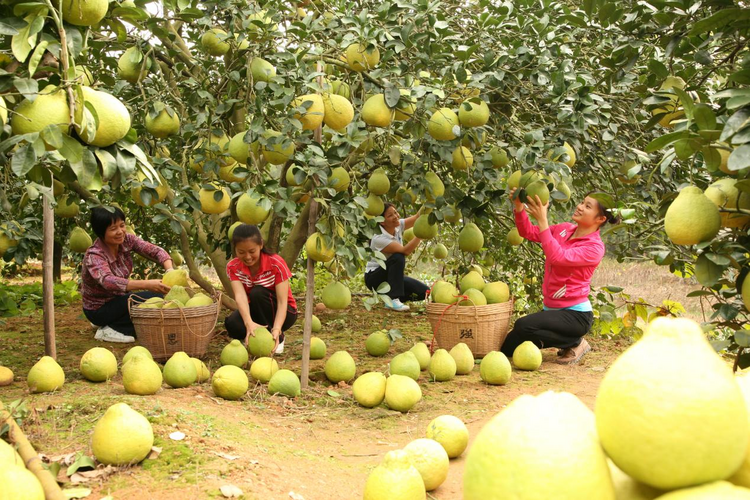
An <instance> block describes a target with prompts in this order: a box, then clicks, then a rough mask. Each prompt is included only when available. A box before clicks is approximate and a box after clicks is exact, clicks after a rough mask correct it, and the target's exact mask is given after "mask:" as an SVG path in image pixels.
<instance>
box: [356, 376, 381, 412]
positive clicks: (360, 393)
mask: <svg viewBox="0 0 750 500" xmlns="http://www.w3.org/2000/svg"><path fill="white" fill-rule="evenodd" d="M385 386H386V378H385V375H383V374H382V373H380V372H367V373H365V374H362V375H360V376H359V377H357V380H355V381H354V384H352V396H354V400H355V401H357V403H359V404H360V405H362V406H364V407H365V408H374V407H376V406H378V405H379V404H380V403H382V402H383V399H384V398H385Z"/></svg>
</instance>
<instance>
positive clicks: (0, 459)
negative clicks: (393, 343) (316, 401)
mask: <svg viewBox="0 0 750 500" xmlns="http://www.w3.org/2000/svg"><path fill="white" fill-rule="evenodd" d="M383 388H384V390H385V386H383ZM10 465H17V466H19V467H26V466H25V465H24V463H23V459H22V458H21V455H19V454H18V452H17V451H16V449H15V447H13V446H11V445H10V444H8V443H6V442H5V441H3V440H2V439H0V470H2V469H3V467H7V466H10ZM1 484H2V483H0V485H1Z"/></svg>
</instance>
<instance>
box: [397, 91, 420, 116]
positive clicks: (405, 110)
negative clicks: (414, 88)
mask: <svg viewBox="0 0 750 500" xmlns="http://www.w3.org/2000/svg"><path fill="white" fill-rule="evenodd" d="M399 93H400V94H401V98H400V99H399V100H398V104H396V109H395V114H394V116H393V119H394V120H395V121H397V122H405V121H406V120H408V119H410V118H411V117H412V116H414V113H416V112H417V101H416V100H415V99H414V98H413V97H411V96H410V92H409V91H408V90H407V89H400V90H399Z"/></svg>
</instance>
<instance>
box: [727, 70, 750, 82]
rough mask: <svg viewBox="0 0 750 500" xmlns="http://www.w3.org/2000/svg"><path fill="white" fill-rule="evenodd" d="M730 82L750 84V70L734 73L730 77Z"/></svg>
mask: <svg viewBox="0 0 750 500" xmlns="http://www.w3.org/2000/svg"><path fill="white" fill-rule="evenodd" d="M729 81H730V82H735V83H739V84H740V85H747V84H750V68H748V69H742V70H740V71H737V72H735V73H732V74H731V75H729Z"/></svg>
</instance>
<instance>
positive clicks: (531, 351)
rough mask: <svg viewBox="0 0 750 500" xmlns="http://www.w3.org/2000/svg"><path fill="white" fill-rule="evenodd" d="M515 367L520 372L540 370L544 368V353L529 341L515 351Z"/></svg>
mask: <svg viewBox="0 0 750 500" xmlns="http://www.w3.org/2000/svg"><path fill="white" fill-rule="evenodd" d="M513 365H515V367H516V368H518V369H519V370H528V371H534V370H538V369H539V367H540V366H542V351H540V350H539V348H538V347H537V346H536V345H534V343H533V342H532V341H530V340H527V341H526V342H523V343H521V344H520V345H519V346H518V347H516V348H515V350H514V351H513Z"/></svg>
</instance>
